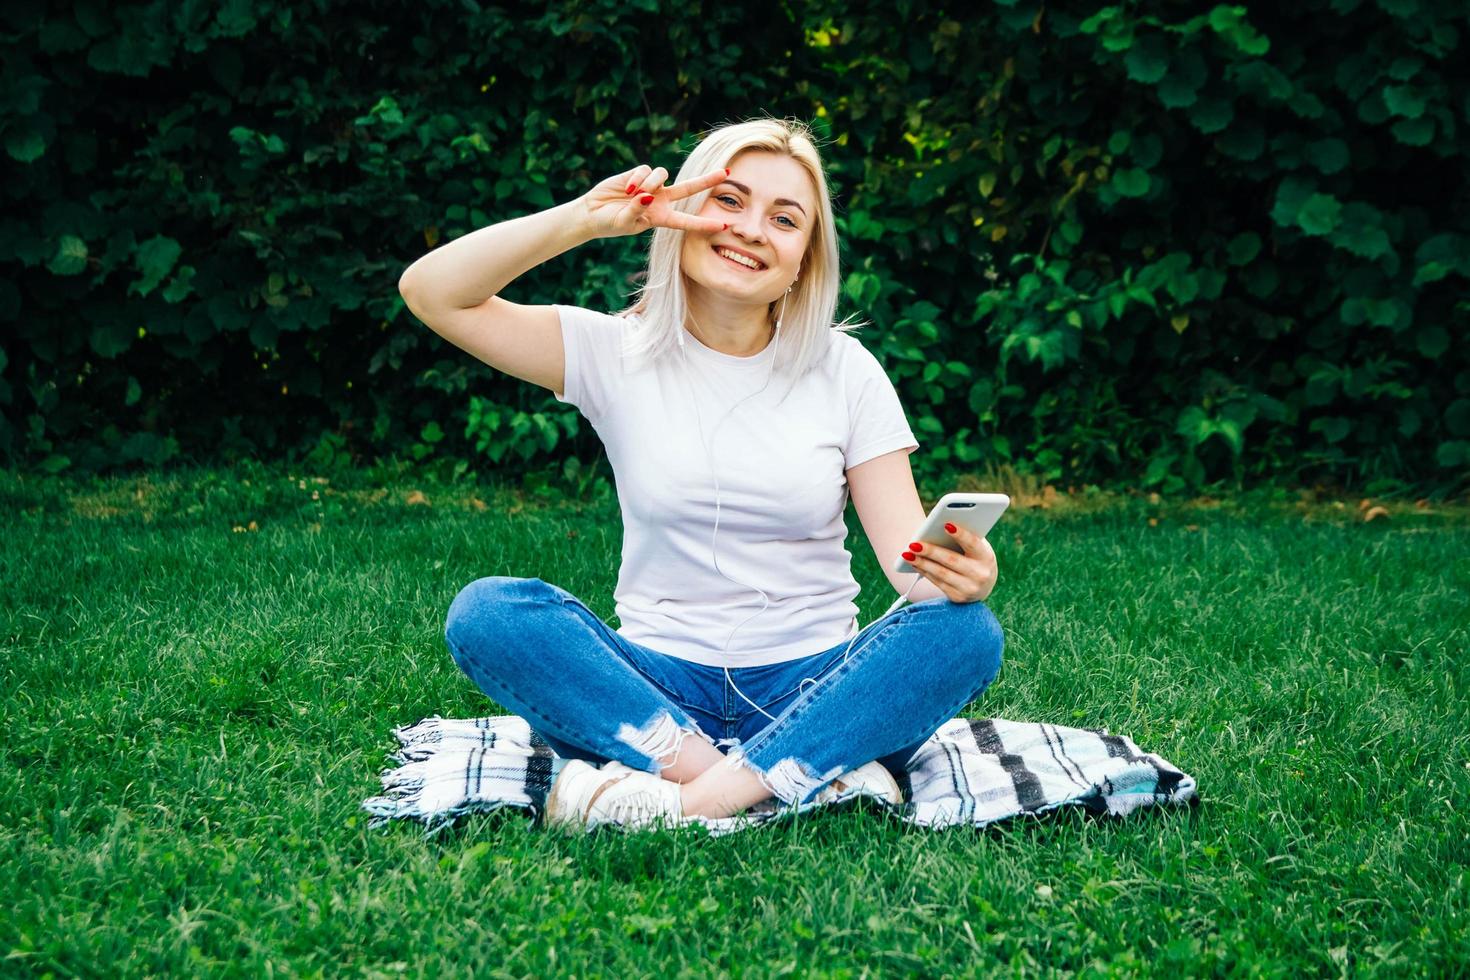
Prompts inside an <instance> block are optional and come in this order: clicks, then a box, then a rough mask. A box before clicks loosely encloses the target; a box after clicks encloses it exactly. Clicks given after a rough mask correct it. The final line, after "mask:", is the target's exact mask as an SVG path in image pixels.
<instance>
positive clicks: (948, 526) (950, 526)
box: [944, 524, 955, 534]
mask: <svg viewBox="0 0 1470 980" xmlns="http://www.w3.org/2000/svg"><path fill="white" fill-rule="evenodd" d="M944 529H945V530H946V531H948V532H949V533H950V534H953V533H954V532H955V527H954V525H953V524H946V525H944Z"/></svg>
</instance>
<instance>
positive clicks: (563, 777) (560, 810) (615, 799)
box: [546, 759, 684, 830]
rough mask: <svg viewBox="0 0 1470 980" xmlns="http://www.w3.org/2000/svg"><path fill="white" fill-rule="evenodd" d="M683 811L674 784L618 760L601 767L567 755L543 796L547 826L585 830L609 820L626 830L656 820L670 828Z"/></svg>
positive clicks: (608, 822) (645, 825) (676, 786)
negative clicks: (544, 798) (567, 758)
mask: <svg viewBox="0 0 1470 980" xmlns="http://www.w3.org/2000/svg"><path fill="white" fill-rule="evenodd" d="M599 791H600V792H599ZM683 815H684V806H683V801H682V798H681V797H680V795H679V784H678V783H675V782H670V781H669V780H667V779H663V778H661V777H659V776H655V775H654V774H653V773H651V772H644V771H642V770H641V769H630V768H628V767H627V766H625V765H623V764H622V763H621V762H609V763H607V764H606V765H604V766H603V767H602V768H600V769H599V768H598V767H596V766H594V765H591V764H590V763H587V762H583V761H582V760H581V759H569V760H568V761H567V764H566V765H565V766H563V767H562V770H561V772H559V773H557V775H556V781H555V782H554V783H552V784H551V790H550V791H549V792H548V793H547V794H546V822H547V823H548V824H565V825H568V826H574V827H586V828H587V829H588V830H591V829H593V828H594V827H600V826H602V825H603V824H613V825H615V826H619V827H623V828H624V829H629V828H634V827H647V826H651V825H653V824H657V823H660V822H662V823H664V824H666V825H669V826H673V825H674V824H676V823H679V822H680V820H681V819H682V818H683Z"/></svg>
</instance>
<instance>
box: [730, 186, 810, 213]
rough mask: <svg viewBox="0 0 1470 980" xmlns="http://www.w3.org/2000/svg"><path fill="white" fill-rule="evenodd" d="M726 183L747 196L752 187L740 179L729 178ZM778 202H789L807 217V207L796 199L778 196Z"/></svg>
mask: <svg viewBox="0 0 1470 980" xmlns="http://www.w3.org/2000/svg"><path fill="white" fill-rule="evenodd" d="M725 183H727V184H729V185H730V186H731V187H733V188H735V189H736V190H737V191H739V192H740V193H742V194H745V195H746V196H749V195H750V188H749V187H746V186H745V185H744V184H742V183H740V181H738V180H727V181H725ZM776 203H777V204H789V205H791V206H792V207H793V208H796V210H798V211H800V212H801V216H802V217H803V218H804V217H806V208H804V207H802V206H801V205H800V204H797V203H796V202H795V201H793V200H792V199H791V198H789V197H778V198H776Z"/></svg>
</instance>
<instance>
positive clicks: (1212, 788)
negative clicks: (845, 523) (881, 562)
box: [0, 469, 1470, 977]
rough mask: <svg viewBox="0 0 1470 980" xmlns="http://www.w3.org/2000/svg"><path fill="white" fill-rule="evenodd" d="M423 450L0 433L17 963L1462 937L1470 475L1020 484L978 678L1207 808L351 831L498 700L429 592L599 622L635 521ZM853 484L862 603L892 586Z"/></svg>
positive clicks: (1328, 963) (1185, 964)
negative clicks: (1467, 491)
mask: <svg viewBox="0 0 1470 980" xmlns="http://www.w3.org/2000/svg"><path fill="white" fill-rule="evenodd" d="M247 479H248V481H249V482H248V484H247V482H246V480H247ZM412 489H414V488H413V487H410V486H408V485H404V484H400V483H392V484H389V485H387V486H385V487H384V488H382V489H379V490H376V492H375V481H374V479H373V477H372V475H367V474H347V475H345V476H342V477H337V478H334V479H333V480H332V481H331V482H330V483H318V482H312V481H310V480H308V479H306V478H303V477H296V476H291V477H289V478H288V475H287V474H285V473H284V472H274V473H273V472H271V471H268V470H264V469H253V470H249V471H246V472H244V473H238V472H237V473H235V474H229V473H224V472H219V471H202V472H189V473H185V474H182V475H173V476H162V475H160V476H155V477H153V478H151V479H145V480H130V481H120V480H114V481H107V482H98V483H72V482H68V481H65V480H59V479H48V480H45V481H42V482H39V483H37V482H34V481H32V480H29V479H21V478H19V477H17V476H15V475H13V474H12V475H6V474H0V508H3V513H4V514H5V515H6V526H7V530H6V533H5V534H4V535H3V538H0V572H3V580H4V583H5V586H6V587H5V590H4V595H3V600H0V609H3V644H4V655H3V661H0V664H3V674H0V676H3V692H4V700H3V704H4V724H5V731H6V738H5V739H4V741H3V744H0V860H3V871H4V875H3V881H0V905H3V907H4V908H5V909H6V914H5V915H3V916H0V972H3V973H5V974H38V975H39V974H46V973H50V974H54V975H56V976H71V975H96V974H109V975H143V974H160V973H173V974H185V973H194V972H200V971H208V972H226V973H241V974H249V975H262V974H266V973H267V972H268V971H269V972H270V973H272V974H274V975H277V976H283V975H284V976H300V975H306V976H311V975H340V974H348V975H365V976H387V975H398V974H402V973H407V974H410V975H415V976H420V975H423V976H438V975H445V974H449V975H456V974H458V975H462V974H464V973H466V972H467V971H468V970H469V969H471V968H473V969H474V970H475V972H476V973H477V974H481V975H492V974H493V975H544V974H548V973H575V974H578V975H608V976H630V975H644V974H649V973H653V972H657V973H659V974H660V975H661V976H666V977H675V976H706V975H732V976H741V975H745V976H766V975H771V974H779V973H783V972H792V973H797V974H802V975H809V974H821V975H831V976H861V975H872V974H877V973H894V974H896V973H906V974H918V975H925V976H939V975H980V974H991V973H995V972H1001V973H1010V972H1018V973H1027V974H1031V973H1036V972H1050V971H1053V970H1055V971H1058V972H1066V973H1073V972H1075V973H1079V974H1084V975H1116V974H1122V975H1131V974H1134V973H1153V972H1168V971H1182V972H1185V973H1190V974H1195V973H1214V974H1232V975H1234V974H1240V975H1247V974H1251V975H1254V974H1264V975H1280V976H1286V975H1296V974H1298V973H1309V974H1316V975H1333V976H1336V975H1340V974H1342V973H1377V972H1381V973H1386V974H1391V975H1401V974H1447V973H1462V972H1463V971H1464V970H1465V966H1464V964H1466V963H1467V962H1470V940H1467V934H1470V914H1467V910H1470V899H1467V887H1466V886H1467V882H1466V876H1465V870H1466V864H1467V857H1470V846H1467V843H1466V842H1467V839H1470V819H1467V816H1466V804H1467V795H1466V789H1467V785H1470V735H1467V731H1470V710H1467V705H1466V694H1467V678H1470V672H1467V668H1466V666H1465V657H1466V653H1467V647H1470V642H1467V639H1470V601H1467V599H1470V596H1467V584H1470V519H1467V515H1466V512H1465V509H1464V508H1463V507H1460V508H1458V509H1456V508H1448V507H1444V506H1434V507H1420V508H1415V507H1414V506H1412V505H1411V504H1407V503H1405V504H1403V505H1398V504H1393V505H1390V507H1389V510H1390V511H1391V514H1390V516H1389V517H1386V518H1379V519H1376V520H1373V521H1371V522H1364V521H1362V520H1361V519H1360V517H1359V516H1358V515H1359V509H1358V507H1357V505H1356V502H1355V501H1353V502H1347V503H1346V505H1345V506H1336V505H1334V504H1333V503H1332V502H1325V503H1310V504H1308V503H1301V504H1300V505H1298V504H1297V503H1294V502H1292V501H1291V500H1288V499H1286V497H1285V496H1283V495H1281V494H1276V495H1269V494H1267V495H1257V496H1255V497H1252V498H1250V499H1245V498H1240V499H1233V500H1225V501H1213V502H1206V503H1203V504H1201V503H1194V504H1191V503H1189V502H1179V503H1171V502H1168V501H1162V502H1155V503H1150V502H1149V501H1147V500H1145V499H1142V498H1138V499H1131V498H1125V499H1122V500H1115V499H1092V497H1091V496H1089V498H1087V499H1085V500H1081V501H1079V502H1077V503H1076V504H1075V505H1072V504H1069V503H1068V500H1069V498H1066V497H1063V498H1062V499H1061V500H1060V501H1057V502H1055V503H1056V505H1055V506H1052V507H1050V508H1048V509H1047V510H1041V509H1039V508H1038V509H1035V510H1031V509H1026V508H1024V507H1017V508H1014V509H1013V511H1012V512H1011V513H1009V514H1007V515H1006V517H1005V518H1003V521H1002V524H1001V525H1000V526H999V527H998V528H997V529H996V531H994V532H992V534H991V540H992V542H993V544H994V545H995V547H996V551H997V553H998V555H999V558H1000V569H1001V573H1000V581H999V584H998V586H997V588H996V590H995V593H994V595H993V596H992V597H991V606H992V608H994V610H995V611H996V614H997V615H998V616H999V618H1000V620H1001V622H1002V623H1003V624H1004V626H1005V628H1006V635H1007V646H1006V663H1005V666H1004V668H1003V669H1002V672H1001V675H1000V678H999V680H998V681H997V682H996V684H995V685H994V686H993V687H992V688H991V689H990V690H989V691H988V692H987V693H986V695H985V697H984V698H983V699H982V700H981V701H980V702H979V703H977V704H975V705H972V706H971V707H970V709H969V710H968V711H967V712H966V713H967V714H971V715H985V716H1003V717H1006V718H1012V719H1019V720H1045V721H1053V722H1057V723H1059V724H1070V725H1080V726H1088V727H1100V726H1106V727H1108V728H1110V729H1112V730H1113V731H1115V732H1121V733H1125V734H1127V735H1130V736H1132V737H1133V738H1134V739H1135V740H1136V741H1137V742H1138V743H1139V744H1140V745H1141V746H1142V747H1143V748H1144V749H1146V750H1149V751H1154V752H1157V753H1159V754H1160V755H1162V756H1164V757H1165V758H1167V759H1168V760H1170V761H1171V762H1173V763H1174V764H1176V765H1178V766H1179V767H1181V768H1182V769H1184V770H1185V771H1186V772H1188V773H1190V774H1191V775H1192V776H1194V777H1195V778H1196V779H1197V780H1198V782H1199V787H1200V790H1199V793H1200V798H1201V805H1200V806H1199V807H1198V808H1195V809H1188V808H1179V809H1169V810H1165V809H1163V808H1159V809H1157V810H1152V811H1148V810H1146V811H1143V812H1140V813H1138V814H1135V815H1133V816H1131V817H1128V818H1125V819H1122V820H1107V819H1103V820H1098V819H1092V818H1087V817H1084V816H1082V815H1081V814H1077V813H1071V812H1069V813H1063V814H1059V815H1054V816H1051V817H1048V818H1045V819H1043V820H1026V821H1019V822H1014V823H1002V824H998V825H995V826H993V827H991V828H988V829H986V830H981V831H976V830H971V829H961V830H950V831H944V832H932V831H924V830H916V829H913V828H910V827H908V826H906V825H904V824H902V823H900V822H897V821H895V820H893V819H891V818H888V817H886V816H882V815H878V814H873V813H864V812H846V813H832V814H817V815H814V816H812V817H811V818H810V819H803V820H800V821H798V822H795V823H792V824H788V825H782V826H779V827H768V828H764V829H760V830H755V831H750V832H746V833H742V834H736V835H732V836H730V837H724V838H719V839H709V838H706V837H703V836H701V834H700V832H699V831H697V830H691V831H689V832H687V833H679V834H667V833H662V832H660V833H651V834H639V835H629V836H618V835H616V834H611V835H598V836H595V837H593V838H590V839H589V838H585V837H576V836H568V835H564V834H547V833H543V832H541V831H539V830H530V829H528V826H529V825H528V822H527V821H526V819H525V818H524V817H523V816H521V815H519V814H516V813H506V814H495V815H489V816H480V817H474V818H470V819H467V820H465V821H462V822H461V823H460V824H458V825H456V827H454V828H453V829H451V830H449V831H446V832H445V833H443V834H441V835H439V836H437V837H435V838H432V839H430V840H424V839H422V838H421V836H420V828H419V827H418V826H417V825H414V824H410V823H394V824H391V825H389V826H388V827H386V828H383V829H379V830H368V829H367V828H366V822H367V815H366V814H365V813H364V812H362V811H361V810H359V808H358V807H359V804H360V803H361V801H362V800H363V799H364V798H365V797H367V796H370V795H373V794H375V793H376V792H378V790H379V784H378V780H377V776H378V772H379V770H380V769H381V768H382V767H383V766H384V765H385V764H386V760H385V753H387V752H388V751H389V750H390V749H392V748H394V747H395V743H394V740H393V738H392V735H391V734H390V730H391V729H392V728H393V726H395V725H399V724H404V723H407V722H413V721H416V720H418V719H420V718H422V717H424V716H426V715H429V714H434V713H439V714H443V715H445V716H450V717H454V716H466V717H467V716H473V715H478V714H489V713H495V711H496V710H498V709H495V708H493V707H492V706H491V704H490V703H489V702H488V701H487V700H486V699H485V698H484V697H483V696H482V695H481V694H480V693H479V692H478V691H477V690H476V689H475V688H474V686H473V685H472V684H471V683H470V682H469V681H468V679H466V678H465V677H464V676H463V675H462V674H461V673H460V672H459V671H458V670H457V669H456V668H455V666H454V664H453V662H452V661H451V660H450V658H449V655H448V653H447V651H446V649H445V647H444V643H443V638H442V632H441V631H442V625H443V619H444V613H445V610H446V609H447V607H448V604H449V602H450V600H451V599H452V598H453V596H454V594H455V593H456V592H457V591H458V589H459V588H460V587H461V586H463V585H464V584H465V583H467V582H469V581H470V580H472V579H474V578H476V577H479V576H482V575H487V574H514V575H523V576H540V577H542V578H545V579H547V580H549V581H554V582H556V583H557V584H559V585H562V586H563V587H565V588H567V589H569V590H571V591H572V592H574V593H575V594H577V595H578V596H579V597H581V598H582V599H583V600H584V601H586V602H587V604H588V605H589V606H590V607H591V608H592V609H593V611H594V612H596V613H597V614H598V615H600V616H602V617H604V618H605V619H607V620H609V621H611V622H613V623H614V624H615V623H616V620H615V619H614V618H613V609H612V589H613V585H614V583H615V581H616V574H617V545H618V540H619V530H618V521H617V511H616V503H615V502H614V501H608V500H606V499H603V500H598V501H594V502H590V503H584V504H572V505H565V506H561V505H556V504H550V503H544V502H538V501H537V500H534V499H532V500H522V499H519V498H517V497H515V496H514V495H512V494H509V493H507V492H504V491H499V490H495V489H494V488H485V487H480V488H476V487H473V486H460V487H434V486H424V487H420V488H419V489H421V490H422V491H423V493H424V494H425V498H424V499H425V502H424V503H412V504H411V503H407V501H408V500H409V499H411V498H410V496H409V491H410V490H412ZM313 493H315V494H316V499H313V497H312V494H313ZM926 497H927V495H926ZM412 499H417V498H412ZM476 499H478V500H480V501H483V504H484V505H485V506H484V509H480V505H477V504H476V502H475V500H476ZM929 500H932V497H929V498H928V499H927V500H926V502H928V501H929ZM1150 518H1153V519H1154V520H1155V521H1156V524H1155V525H1151V524H1150V523H1149V519H1150ZM848 520H849V526H850V528H851V529H852V531H853V537H851V538H850V539H849V542H848V544H849V548H850V549H851V550H852V551H853V554H854V556H855V573H856V574H857V575H858V576H859V581H860V582H861V583H862V586H863V593H862V595H861V596H860V597H859V604H860V606H861V609H862V613H861V619H862V622H863V623H864V624H866V623H867V622H869V621H870V620H871V619H872V618H873V617H874V616H876V615H878V614H879V613H881V612H882V610H883V609H885V608H886V607H887V606H888V605H889V603H890V602H891V601H892V599H893V598H894V596H893V594H892V590H891V589H890V588H889V587H888V585H887V584H886V582H885V581H884V580H883V578H882V575H881V572H880V571H879V569H878V566H877V564H876V562H875V560H874V558H873V556H872V554H871V552H870V551H869V550H868V547H867V544H866V542H865V541H864V540H863V539H862V536H861V529H860V527H859V526H858V524H857V521H856V518H855V515H854V514H853V513H852V512H851V511H849V515H848ZM251 521H254V522H255V527H256V528H257V529H256V530H248V528H249V526H250V522H251ZM236 527H240V528H241V530H238V531H237V530H235V528H236ZM1191 528H1193V529H1191Z"/></svg>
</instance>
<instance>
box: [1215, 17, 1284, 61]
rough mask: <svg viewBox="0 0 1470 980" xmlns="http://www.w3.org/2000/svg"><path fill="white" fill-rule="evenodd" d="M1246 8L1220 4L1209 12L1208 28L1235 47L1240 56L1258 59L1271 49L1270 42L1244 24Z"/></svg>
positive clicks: (1247, 24)
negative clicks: (1245, 55)
mask: <svg viewBox="0 0 1470 980" xmlns="http://www.w3.org/2000/svg"><path fill="white" fill-rule="evenodd" d="M1245 16H1246V8H1245V7H1243V6H1226V5H1225V4H1220V5H1218V6H1216V7H1215V8H1214V9H1213V10H1211V11H1210V27H1211V28H1212V29H1213V30H1214V31H1215V33H1216V34H1218V35H1220V37H1221V38H1222V39H1223V40H1225V41H1228V42H1230V43H1231V44H1233V45H1235V47H1236V49H1237V50H1239V51H1240V53H1241V54H1247V55H1250V56H1252V57H1256V58H1259V57H1260V56H1261V55H1263V54H1265V53H1266V52H1267V51H1269V50H1270V49H1271V42H1270V40H1269V39H1267V38H1266V37H1263V36H1262V35H1261V34H1259V33H1257V31H1256V29H1255V28H1254V27H1252V26H1251V25H1250V24H1249V23H1247V22H1246V19H1245Z"/></svg>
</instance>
